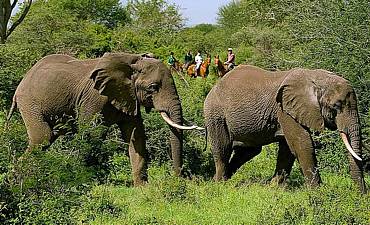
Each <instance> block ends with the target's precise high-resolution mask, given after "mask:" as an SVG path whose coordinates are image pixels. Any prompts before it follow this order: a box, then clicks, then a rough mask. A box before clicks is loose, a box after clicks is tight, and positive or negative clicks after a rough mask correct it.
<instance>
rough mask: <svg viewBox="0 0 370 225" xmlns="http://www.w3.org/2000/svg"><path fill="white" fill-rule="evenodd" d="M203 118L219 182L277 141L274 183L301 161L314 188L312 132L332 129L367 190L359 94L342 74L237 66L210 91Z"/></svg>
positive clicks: (352, 170)
mask: <svg viewBox="0 0 370 225" xmlns="http://www.w3.org/2000/svg"><path fill="white" fill-rule="evenodd" d="M204 114H205V122H206V128H207V131H208V135H209V137H210V139H211V145H212V153H213V156H214V161H215V163H216V174H215V177H214V178H215V180H224V179H228V178H230V177H231V176H232V175H233V174H234V173H235V172H236V171H237V170H238V168H239V167H240V166H242V165H243V164H244V163H245V162H247V161H248V160H250V159H252V158H253V157H254V156H256V155H257V154H259V153H260V152H261V148H262V146H263V145H266V144H270V143H272V142H278V143H279V150H278V156H277V165H276V169H275V174H274V176H273V181H274V182H278V183H281V182H284V181H285V179H286V177H287V176H288V175H289V173H290V172H291V169H292V166H293V162H294V161H295V159H298V161H299V164H300V166H301V168H302V172H303V174H304V176H305V180H306V183H307V184H309V185H311V186H316V185H318V184H319V183H320V182H321V178H320V174H319V171H318V167H317V159H316V155H315V149H314V145H313V141H312V137H311V133H312V130H317V131H320V130H323V129H324V128H329V129H331V130H338V131H339V133H340V136H341V138H342V140H343V142H344V144H345V146H346V148H347V150H348V153H349V154H348V160H349V165H350V173H351V176H352V179H353V180H354V182H355V183H356V184H357V185H358V186H359V188H360V190H361V191H362V192H365V191H366V185H365V181H364V176H363V165H362V159H361V155H362V149H361V130H360V119H359V115H358V111H357V99H356V94H355V91H354V89H353V88H352V86H351V85H350V83H349V82H348V81H347V80H345V79H343V78H342V77H340V76H337V75H335V74H333V73H331V72H328V71H325V70H308V69H300V68H296V69H292V70H289V71H278V72H269V71H266V70H263V69H260V68H258V67H254V66H247V65H243V66H239V67H238V68H236V69H234V70H233V71H231V72H230V73H228V74H227V75H225V76H224V77H223V78H222V79H221V80H220V81H219V82H218V83H217V84H216V85H215V86H214V87H213V88H212V90H211V91H210V92H209V94H208V96H207V98H206V100H205V103H204ZM232 153H233V154H232Z"/></svg>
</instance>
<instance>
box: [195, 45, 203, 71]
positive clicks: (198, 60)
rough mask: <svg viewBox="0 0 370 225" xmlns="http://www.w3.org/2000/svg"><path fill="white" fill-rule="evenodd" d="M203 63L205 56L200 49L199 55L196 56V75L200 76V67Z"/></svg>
mask: <svg viewBox="0 0 370 225" xmlns="http://www.w3.org/2000/svg"><path fill="white" fill-rule="evenodd" d="M202 63H203V58H202V55H201V52H200V51H198V53H197V55H196V56H195V77H197V76H198V74H199V69H200V66H201V65H202Z"/></svg>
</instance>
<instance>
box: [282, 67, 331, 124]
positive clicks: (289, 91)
mask: <svg viewBox="0 0 370 225" xmlns="http://www.w3.org/2000/svg"><path fill="white" fill-rule="evenodd" d="M320 95H321V93H320V88H319V87H318V86H317V85H316V84H315V82H314V80H313V79H312V76H310V74H309V73H308V72H307V70H304V69H295V70H293V71H292V72H290V73H289V74H288V75H287V76H286V78H285V79H284V81H283V82H282V83H281V85H280V87H279V89H278V93H277V95H276V101H277V102H278V103H279V106H280V107H281V109H282V111H283V112H285V113H287V114H289V115H290V116H291V117H293V118H294V119H295V120H296V121H298V122H299V123H300V124H302V125H303V126H306V127H309V128H312V129H314V130H322V129H324V118H323V117H322V114H321V107H320V104H319V99H320Z"/></svg>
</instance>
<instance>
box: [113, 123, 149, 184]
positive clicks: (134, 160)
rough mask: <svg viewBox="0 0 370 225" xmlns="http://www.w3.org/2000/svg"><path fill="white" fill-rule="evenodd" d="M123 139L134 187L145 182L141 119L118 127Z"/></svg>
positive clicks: (143, 135) (143, 136) (144, 153)
mask: <svg viewBox="0 0 370 225" xmlns="http://www.w3.org/2000/svg"><path fill="white" fill-rule="evenodd" d="M119 127H120V129H121V132H122V135H123V138H124V140H125V141H126V142H128V143H129V149H128V151H129V156H130V162H131V166H132V176H133V181H134V186H139V185H142V184H144V183H145V182H147V180H148V176H147V158H148V157H147V152H146V149H145V131H144V125H143V122H142V120H141V119H137V120H136V121H135V122H130V123H128V124H120V125H119Z"/></svg>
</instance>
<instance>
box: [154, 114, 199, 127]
mask: <svg viewBox="0 0 370 225" xmlns="http://www.w3.org/2000/svg"><path fill="white" fill-rule="evenodd" d="M161 116H162V118H163V120H164V121H166V122H167V123H168V124H169V125H171V126H173V127H174V128H177V129H181V130H194V129H196V130H204V128H203V127H198V126H195V125H193V126H183V125H179V124H177V123H175V122H173V121H172V120H171V119H170V117H168V116H167V114H166V113H165V112H161Z"/></svg>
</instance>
